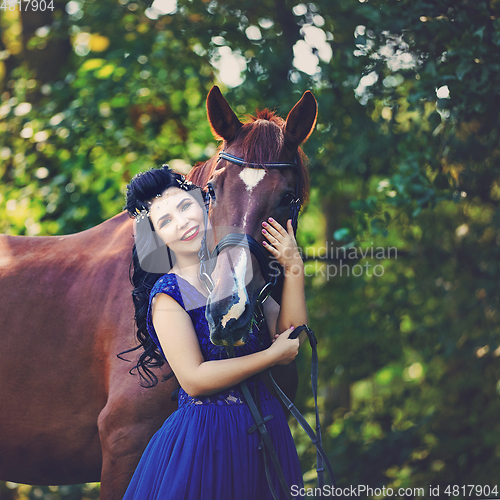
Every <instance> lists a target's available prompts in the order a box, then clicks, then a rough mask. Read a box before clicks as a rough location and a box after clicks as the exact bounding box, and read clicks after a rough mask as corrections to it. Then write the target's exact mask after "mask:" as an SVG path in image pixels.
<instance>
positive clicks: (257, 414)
mask: <svg viewBox="0 0 500 500" xmlns="http://www.w3.org/2000/svg"><path fill="white" fill-rule="evenodd" d="M220 160H226V161H229V162H231V163H234V164H235V165H238V166H240V167H243V168H245V167H249V168H271V169H273V168H276V169H285V168H292V169H294V170H295V171H296V172H297V170H298V168H299V164H298V162H297V161H294V162H293V163H292V162H267V163H254V162H248V161H245V160H244V159H243V158H238V157H237V156H234V155H231V154H229V153H226V152H225V151H221V152H220V153H219V156H218V159H217V161H220ZM211 201H215V192H214V190H213V187H212V186H211V185H210V183H209V184H208V187H207V195H206V197H205V208H206V210H205V227H208V215H209V211H210V203H211ZM300 206H301V200H300V196H299V175H298V173H297V182H296V185H295V197H294V199H293V200H292V201H291V202H290V219H291V220H292V227H293V231H294V234H296V232H297V220H298V215H299V211H300ZM233 246H242V247H245V248H248V250H249V251H250V252H251V253H252V255H254V257H255V258H256V260H257V262H258V264H259V267H260V270H261V273H262V276H263V278H264V280H265V281H266V283H265V285H264V286H263V287H262V289H261V290H260V292H259V295H258V297H257V300H256V303H255V309H254V317H253V318H252V322H255V323H257V327H258V328H259V331H260V326H261V324H262V322H263V321H265V318H264V311H263V307H262V305H263V304H264V302H265V300H266V299H267V298H268V297H269V295H270V294H271V292H272V289H273V287H274V286H275V285H276V283H277V279H278V276H279V273H271V272H270V270H269V256H268V254H267V253H266V252H265V250H264V249H263V248H262V246H261V245H260V244H259V243H258V242H257V241H256V240H255V239H254V238H253V237H252V236H251V235H249V234H242V233H228V234H226V235H225V236H224V237H223V238H222V239H221V240H220V241H219V242H218V243H217V245H216V246H215V248H214V249H213V250H212V251H211V252H210V251H209V249H208V246H207V242H206V231H205V234H204V236H203V240H202V244H201V249H200V251H199V258H200V279H201V280H202V282H203V283H204V284H205V286H206V288H207V290H208V292H209V293H211V291H212V290H213V288H214V283H213V281H212V278H211V274H212V271H213V269H214V268H215V262H216V260H217V257H218V255H219V254H220V253H221V252H222V251H223V250H224V249H225V248H228V247H233ZM304 330H305V331H306V333H307V336H308V338H309V343H310V345H311V348H312V362H311V386H312V391H313V396H314V405H315V409H316V432H315V431H314V430H313V429H312V428H311V426H310V425H309V424H308V422H307V421H306V419H305V418H304V417H303V415H301V413H300V412H299V411H298V410H297V408H296V407H295V405H294V404H293V403H292V402H291V401H290V400H289V399H288V397H287V396H286V395H285V393H284V392H283V391H282V390H281V388H280V387H279V386H278V384H277V383H276V381H275V380H274V378H273V376H272V374H271V370H267V371H268V375H269V378H270V380H271V382H272V384H273V386H274V389H275V390H276V393H277V394H278V396H279V397H280V398H281V400H282V401H283V403H284V404H285V406H286V407H287V409H288V410H289V411H290V412H291V413H292V415H294V417H295V418H296V419H297V421H298V422H299V424H300V425H301V426H302V428H303V429H304V430H305V432H306V433H307V435H308V436H309V437H310V439H311V441H312V442H313V444H314V445H315V446H316V450H317V468H316V471H317V474H318V486H319V487H320V488H321V491H322V490H323V485H324V468H323V463H324V464H325V465H326V467H327V469H328V474H329V476H330V479H331V481H332V484H333V485H335V478H334V475H333V470H332V467H331V465H330V462H329V461H328V458H327V456H326V453H325V451H324V449H323V446H322V443H321V426H320V421H319V411H318V403H317V385H318V354H317V349H316V344H317V340H316V337H315V335H314V332H313V331H312V330H311V329H310V328H309V327H308V326H307V325H302V326H299V327H298V328H296V329H295V330H294V331H293V332H292V333H291V334H290V337H289V338H297V337H298V335H299V334H300V333H301V332H302V331H304ZM226 350H227V352H228V355H230V356H231V355H232V349H231V348H228V349H226ZM239 386H240V390H241V392H242V394H243V397H244V399H245V401H246V403H247V405H248V407H249V409H250V412H251V413H252V416H253V419H254V421H255V424H254V425H253V426H252V427H251V428H250V429H248V432H249V433H252V432H254V431H255V430H258V431H259V433H260V444H259V450H261V451H262V456H263V460H264V469H265V473H266V477H267V481H268V484H269V488H270V490H271V494H272V496H273V498H274V499H275V500H278V496H277V493H276V492H275V491H274V486H273V482H272V478H271V475H270V471H269V467H268V463H267V455H269V458H270V459H271V461H272V463H273V466H274V469H275V471H276V474H277V476H278V479H279V482H280V485H281V487H282V489H283V491H284V492H285V495H286V497H287V498H289V499H292V496H291V492H290V487H289V485H288V484H287V482H286V479H285V476H284V474H283V471H282V469H281V465H280V463H279V461H278V458H277V456H276V452H275V450H274V446H273V443H272V440H271V437H270V436H269V433H268V431H267V428H266V425H265V422H267V421H268V420H269V419H271V418H272V417H273V416H272V415H268V416H266V417H264V418H263V417H262V415H261V411H260V410H259V407H258V402H259V399H258V397H257V383H255V386H254V388H255V394H254V397H252V395H251V394H250V390H249V388H248V385H247V383H246V381H243V382H241V383H240V384H239ZM256 401H257V403H256Z"/></svg>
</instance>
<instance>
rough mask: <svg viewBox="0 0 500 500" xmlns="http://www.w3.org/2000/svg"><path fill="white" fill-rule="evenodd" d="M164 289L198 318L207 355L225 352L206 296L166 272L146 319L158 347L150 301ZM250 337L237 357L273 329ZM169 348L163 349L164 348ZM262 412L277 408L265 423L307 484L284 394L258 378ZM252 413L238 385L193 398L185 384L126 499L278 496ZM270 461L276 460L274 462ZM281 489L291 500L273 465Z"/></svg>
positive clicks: (289, 470) (291, 478)
mask: <svg viewBox="0 0 500 500" xmlns="http://www.w3.org/2000/svg"><path fill="white" fill-rule="evenodd" d="M158 293H166V294H168V295H170V296H171V297H173V298H174V299H175V300H176V301H177V302H178V303H179V304H180V305H181V307H182V308H183V309H184V310H186V311H187V312H188V314H189V316H190V317H191V320H192V322H193V325H194V327H195V330H196V335H197V336H198V341H199V344H200V348H201V352H202V354H203V357H204V359H205V360H207V361H208V360H217V359H224V358H226V357H227V356H226V354H225V350H224V348H222V347H220V346H215V345H213V344H212V343H211V342H210V338H209V327H208V323H207V320H206V318H205V304H206V298H205V297H204V296H203V295H202V294H201V293H200V292H199V291H198V290H197V289H196V288H195V287H194V286H192V285H191V284H190V283H188V282H187V281H186V280H184V279H183V278H181V277H178V276H177V275H175V274H165V275H164V276H162V277H161V278H160V279H159V280H158V281H157V282H156V284H155V285H154V287H153V289H152V290H151V295H150V302H149V311H148V317H147V327H148V332H149V334H150V335H151V337H152V338H153V340H154V341H155V343H156V344H157V345H158V347H159V348H160V351H161V347H160V345H159V341H158V337H157V336H156V332H155V330H154V327H153V323H152V319H151V301H152V299H153V297H154V296H155V295H156V294H158ZM253 333H254V335H251V336H250V339H249V342H248V343H247V344H245V345H244V346H241V347H236V348H235V354H236V356H243V355H246V354H250V353H252V352H256V351H260V350H263V349H265V348H267V347H269V345H270V344H271V340H270V337H269V333H268V332H267V331H266V332H265V335H264V332H261V333H262V338H265V339H266V340H265V344H264V345H261V341H259V339H258V336H257V332H256V331H255V332H253ZM161 352H162V351H161ZM255 383H257V391H258V396H259V399H260V405H261V411H262V415H263V416H267V415H270V414H272V415H273V418H271V419H270V420H269V421H268V422H266V427H267V429H268V431H269V434H270V435H271V438H272V440H273V444H274V447H275V449H276V453H277V455H278V459H279V462H280V464H281V467H282V469H283V473H284V475H285V478H286V480H287V483H288V485H289V486H290V487H292V485H297V489H292V490H291V491H292V492H294V491H297V490H298V488H299V487H302V486H303V481H302V472H301V469H300V464H299V459H298V455H297V450H296V448H295V444H294V442H293V439H292V436H291V433H290V429H289V427H288V422H287V421H286V418H285V415H284V413H283V410H282V408H281V406H280V404H279V402H278V400H277V399H276V398H275V397H274V396H273V395H271V393H270V392H269V391H268V389H267V387H266V386H265V384H264V383H263V382H262V381H253V380H252V379H250V380H249V383H248V386H249V389H250V392H251V393H252V395H253V394H254V384H255ZM253 424H254V421H253V418H252V415H251V413H250V410H249V408H248V406H247V405H246V403H245V402H244V399H243V397H242V395H241V394H240V391H239V390H238V388H237V387H233V388H229V389H226V390H224V391H222V392H219V393H216V394H213V395H211V396H206V397H191V396H190V395H188V394H187V393H186V392H185V391H184V390H183V389H182V388H180V390H179V408H178V410H177V411H175V412H174V413H172V415H170V416H169V417H168V418H167V419H166V420H165V422H164V424H163V426H162V427H161V428H160V429H159V430H158V431H157V432H156V434H154V436H153V437H152V438H151V441H150V442H149V444H148V446H147V448H146V450H145V451H144V453H143V455H142V457H141V460H140V462H139V464H138V466H137V469H136V470H135V473H134V476H133V477H132V480H131V481H130V484H129V486H128V488H127V491H126V493H125V496H124V497H123V498H124V500H131V499H133V500H257V499H259V500H272V495H271V492H270V489H269V485H268V483H267V479H266V475H265V472H264V465H263V460H262V456H261V452H260V451H258V445H259V433H258V431H255V432H253V433H251V434H249V433H248V429H249V428H250V427H251V426H252V425H253ZM268 463H269V464H270V460H268ZM269 468H270V470H271V475H272V477H273V480H274V490H275V491H276V492H277V493H278V495H279V498H280V499H281V498H283V499H286V496H285V494H284V492H283V490H282V489H281V486H280V484H279V481H278V478H277V476H276V473H275V471H274V468H273V466H272V464H270V465H269Z"/></svg>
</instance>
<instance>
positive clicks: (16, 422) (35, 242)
mask: <svg viewBox="0 0 500 500" xmlns="http://www.w3.org/2000/svg"><path fill="white" fill-rule="evenodd" d="M211 95H212V101H211V102H212V111H211V109H210V96H209V101H208V102H209V120H210V122H211V125H212V128H213V129H214V131H215V132H216V133H217V134H218V135H219V136H220V137H223V138H224V139H225V143H224V144H225V145H226V146H227V145H229V146H230V147H232V148H233V149H234V148H235V147H236V148H237V147H238V142H237V141H233V138H229V139H228V137H226V135H227V130H226V128H227V127H226V125H227V123H225V121H224V119H222V120H221V119H220V118H221V117H220V116H219V111H220V110H218V109H216V108H217V106H219V105H221V106H222V108H223V109H222V112H223V113H224V112H226V111H227V109H226V108H225V106H227V103H225V101H224V100H223V98H222V96H221V95H220V92H219V91H218V89H216V92H215V94H214V93H213V91H212V92H211ZM214 99H215V100H214ZM221 99H222V100H221ZM313 100H314V98H313ZM306 101H307V102H308V103H309V104H311V101H310V99H309V100H308V99H306ZM301 102H302V100H301ZM224 103H225V104H224ZM314 104H315V103H314ZM296 108H297V106H296ZM302 108H303V106H302ZM229 109H230V108H229ZM294 109H295V108H294ZM315 110H316V108H314V119H315V112H316V111H315ZM291 114H292V113H291ZM300 115H301V113H297V112H296V113H295V115H294V121H293V123H291V125H293V124H294V123H295V120H296V119H300V118H301V116H300ZM289 117H290V115H289ZM230 118H231V117H230ZM231 119H232V118H231ZM261 121H262V120H261ZM299 121H300V120H299ZM305 122H307V123H306V124H305V125H304V126H301V127H299V128H303V129H304V130H305V128H307V127H309V129H310V128H311V127H312V126H314V124H313V122H311V120H305ZM238 123H239V122H238ZM240 125H241V124H240ZM259 125H263V124H262V123H260V124H259V123H257V126H259ZM264 125H265V124H264ZM291 125H290V127H291ZM225 127H226V128H225ZM290 127H289V128H290ZM237 128H238V127H237ZM309 129H308V130H307V133H306V134H305V135H304V134H302V135H300V134H299V136H298V138H297V139H296V140H295V143H294V144H292V146H293V147H291V148H290V147H289V148H287V149H286V151H285V150H284V149H283V148H274V149H273V151H274V150H277V151H281V153H280V155H283V154H286V155H288V156H290V157H293V155H294V154H296V149H297V147H298V144H299V143H300V142H302V140H303V139H304V138H305V137H306V135H307V134H308V133H309V132H310V130H309ZM289 132H290V131H289ZM289 135H290V134H289ZM262 147H263V146H261V149H262ZM268 156H269V154H268ZM215 164H216V158H213V159H212V160H210V161H209V162H207V163H206V164H204V165H200V166H198V167H197V168H196V169H193V171H192V172H191V175H190V177H191V178H192V180H193V181H194V182H195V183H198V185H203V186H205V185H206V183H207V181H209V180H213V178H214V177H217V176H218V178H219V181H220V180H221V179H222V177H221V173H224V176H225V178H226V182H227V183H228V185H229V184H230V183H231V182H234V181H235V179H236V176H239V170H238V169H232V170H231V169H229V168H225V169H223V170H220V169H219V167H221V166H222V165H218V166H217V167H216V168H214V166H215ZM238 168H239V167H238ZM231 172H232V173H231ZM269 177H270V178H272V179H273V181H272V184H269V183H267V184H266V183H262V184H261V185H260V186H259V189H264V190H265V189H267V190H269V189H272V190H275V191H276V189H278V190H282V188H283V186H284V188H285V189H287V186H288V185H289V184H293V182H295V178H294V176H293V173H292V174H290V173H287V174H286V175H285V176H282V178H281V179H280V178H279V176H276V175H275V174H273V175H272V176H271V175H270V176H269ZM236 181H237V179H236ZM200 183H201V184H200ZM259 189H256V190H255V192H256V193H258V192H259ZM303 191H304V190H303ZM304 192H305V191H304ZM303 194H304V193H303ZM305 194H306V193H305ZM228 195H229V191H227V192H226V196H225V197H222V196H221V197H220V199H219V201H218V203H217V205H216V206H212V208H211V212H210V219H211V220H214V221H216V224H219V223H220V222H221V221H222V222H224V224H228V223H229V224H230V225H235V224H236V222H235V220H234V215H235V213H236V215H237V216H238V212H234V211H235V210H236V208H235V207H236V205H235V204H234V203H235V200H232V203H231V197H230V196H228ZM264 196H268V195H267V194H264ZM256 199H258V198H256ZM236 203H238V200H236ZM264 205H265V206H264ZM264 205H262V206H263V207H264V209H263V210H260V211H256V212H255V211H252V210H253V209H252V210H251V209H250V208H251V207H250V208H248V210H247V212H245V213H246V214H247V215H246V216H245V224H244V225H243V226H241V225H240V226H241V227H240V232H248V231H249V228H250V229H251V231H253V233H254V234H255V236H256V237H258V235H257V232H258V224H259V222H260V219H259V221H257V219H256V217H257V218H259V217H265V216H266V214H270V213H274V212H273V211H272V210H274V209H273V204H272V203H271V204H270V203H269V200H266V203H265V204H264ZM241 206H243V205H241ZM247 207H249V205H248V204H247ZM281 208H283V207H281ZM269 210H271V212H269ZM280 210H281V209H280ZM278 212H279V219H280V222H282V223H283V219H284V218H285V219H286V216H285V212H286V210H282V211H278ZM281 212H283V213H281ZM254 223H256V224H257V225H256V224H254ZM132 234H133V227H132V221H131V220H130V219H129V218H128V216H127V215H126V214H125V213H122V214H119V215H117V216H115V217H113V218H112V219H110V220H107V221H105V222H104V223H102V224H100V225H99V226H97V227H94V228H92V229H89V230H87V231H83V232H81V233H77V234H74V235H69V236H52V237H16V236H5V235H0V290H2V292H3V294H2V295H3V296H2V300H1V301H0V325H1V326H0V338H1V345H2V348H1V349H0V402H1V403H0V404H1V408H2V413H1V415H2V419H1V421H0V479H2V480H9V481H15V482H21V483H28V484H39V485H44V484H72V483H81V482H91V481H99V480H100V481H101V500H118V499H121V498H122V496H123V493H124V491H125V489H126V487H127V484H128V482H129V481H130V478H131V476H132V473H133V471H134V469H135V467H136V465H137V463H138V461H139V458H140V456H141V454H142V452H143V450H144V448H145V446H146V445H147V443H148V441H149V439H150V438H151V436H152V435H153V434H154V432H155V431H156V430H157V429H158V428H159V427H160V426H161V424H162V423H163V421H164V420H165V418H166V417H167V416H168V415H169V414H170V413H171V412H172V411H174V409H175V408H176V403H174V402H172V401H171V398H170V395H171V393H172V391H173V390H174V389H175V388H176V387H177V382H176V380H175V378H170V379H169V380H168V381H166V382H162V383H159V384H158V385H157V386H155V387H154V388H151V389H144V388H142V387H141V386H140V385H139V381H138V377H137V376H131V375H130V374H129V373H128V370H129V369H130V368H131V366H133V365H132V364H131V363H126V362H125V361H123V360H121V359H119V358H118V357H117V354H118V353H119V352H122V351H125V350H127V349H130V348H131V347H134V346H135V345H136V340H135V336H134V335H135V328H134V320H133V316H134V310H133V303H132V299H131V291H132V287H131V284H130V281H129V266H130V261H131V253H132V246H133V238H132ZM259 234H260V233H259ZM215 238H216V239H217V236H216V237H215ZM216 242H217V241H212V244H214V243H216ZM253 260H254V259H253V258H252V257H250V256H248V261H247V264H248V265H250V263H251V262H252V261H253ZM253 264H254V268H255V269H254V270H255V273H254V278H253V279H252V281H251V283H249V293H248V296H247V297H246V300H247V301H248V300H249V299H248V297H250V303H249V309H250V310H251V308H252V303H251V301H252V300H254V299H255V290H257V289H258V288H259V287H261V286H262V284H263V278H262V276H261V275H260V273H259V271H258V269H257V266H256V265H255V262H253ZM218 266H219V264H218ZM222 266H224V264H222ZM233 271H234V270H233ZM231 273H232V271H231V270H230V269H226V268H224V267H220V266H219V267H218V268H216V270H215V275H216V277H217V279H216V288H215V290H214V294H215V295H218V296H224V293H226V296H227V290H228V289H229V290H230V289H231V287H232V286H233V284H234V282H235V280H236V281H238V280H240V278H241V277H240V276H235V275H234V274H231ZM224 276H225V278H224ZM224 290H226V292H224ZM229 295H231V294H229ZM217 304H218V305H221V304H222V305H224V304H223V301H222V302H221V301H218V302H217ZM226 305H227V304H226ZM229 307H231V305H230V304H229ZM226 313H227V311H224V310H218V309H217V307H212V310H211V313H210V314H211V318H212V321H213V322H214V324H215V325H216V326H217V324H218V323H220V321H221V319H220V318H221V315H224V314H226ZM233 316H234V315H233ZM233 319H234V320H235V321H232V322H229V323H231V324H228V328H226V332H225V334H226V335H227V336H228V338H231V331H230V330H231V325H233V324H235V323H237V322H238V321H236V320H239V328H241V323H242V321H247V320H248V313H247V314H246V315H245V317H244V318H243V320H241V318H238V317H237V315H236V316H235V317H234V318H233ZM235 335H236V334H235ZM238 338H239V337H238ZM235 340H238V339H235ZM125 357H128V359H130V360H132V361H135V359H136V357H137V355H136V354H135V352H132V353H129V354H128V355H125ZM134 364H135V363H134ZM168 373H170V368H169V366H168V365H167V364H165V365H164V366H163V367H162V369H161V370H160V371H159V372H157V375H158V378H159V379H160V380H161V378H162V375H164V374H165V375H166V374H168ZM281 375H282V376H281V377H279V375H278V377H279V378H280V380H278V382H280V383H281V384H282V386H283V388H284V389H285V390H286V392H288V394H289V395H293V394H294V393H295V390H296V386H297V378H296V371H295V366H294V364H292V365H289V366H287V367H283V370H282V373H281Z"/></svg>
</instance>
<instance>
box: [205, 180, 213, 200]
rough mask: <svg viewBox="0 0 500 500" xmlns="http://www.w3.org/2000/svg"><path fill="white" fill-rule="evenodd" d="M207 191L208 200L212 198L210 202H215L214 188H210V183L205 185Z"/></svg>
mask: <svg viewBox="0 0 500 500" xmlns="http://www.w3.org/2000/svg"><path fill="white" fill-rule="evenodd" d="M207 191H208V195H209V196H210V198H212V200H214V201H215V190H214V187H213V186H212V184H210V183H208V184H207Z"/></svg>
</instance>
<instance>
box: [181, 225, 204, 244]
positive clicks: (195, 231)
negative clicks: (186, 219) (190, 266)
mask: <svg viewBox="0 0 500 500" xmlns="http://www.w3.org/2000/svg"><path fill="white" fill-rule="evenodd" d="M199 232H200V226H194V227H192V228H191V229H190V230H189V231H186V232H185V233H184V235H183V236H182V238H181V241H190V240H192V239H193V238H196V236H198V234H199Z"/></svg>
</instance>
